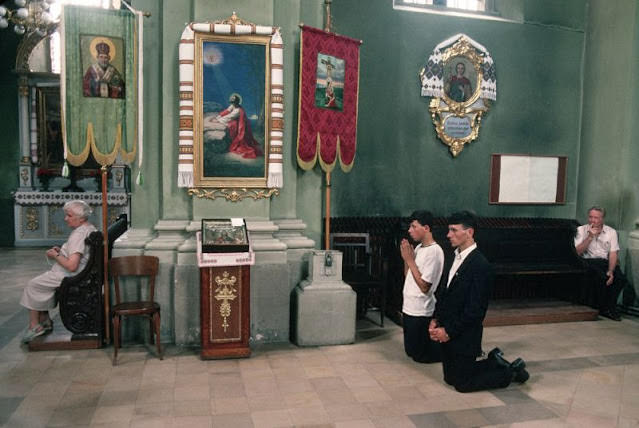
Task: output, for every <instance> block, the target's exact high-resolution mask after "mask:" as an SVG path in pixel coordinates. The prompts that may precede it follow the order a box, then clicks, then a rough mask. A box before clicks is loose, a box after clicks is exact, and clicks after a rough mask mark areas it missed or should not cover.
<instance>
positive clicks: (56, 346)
mask: <svg viewBox="0 0 639 428" xmlns="http://www.w3.org/2000/svg"><path fill="white" fill-rule="evenodd" d="M101 347H102V343H101V340H100V338H99V337H98V336H97V335H95V336H94V337H91V336H89V337H87V336H83V337H81V338H78V337H74V335H73V334H72V333H71V332H69V331H67V330H64V331H62V332H56V331H53V332H52V333H50V334H45V335H44V336H40V337H36V338H35V339H33V340H32V341H31V342H29V351H71V350H76V349H98V348H101Z"/></svg>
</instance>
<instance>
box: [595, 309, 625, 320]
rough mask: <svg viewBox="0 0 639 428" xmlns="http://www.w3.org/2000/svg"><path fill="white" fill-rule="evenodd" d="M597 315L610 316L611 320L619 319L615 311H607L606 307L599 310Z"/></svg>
mask: <svg viewBox="0 0 639 428" xmlns="http://www.w3.org/2000/svg"><path fill="white" fill-rule="evenodd" d="M599 315H601V316H602V317H606V318H610V319H611V320H613V321H621V316H620V315H619V314H618V313H617V312H614V311H609V310H607V309H605V310H602V311H600V312H599Z"/></svg>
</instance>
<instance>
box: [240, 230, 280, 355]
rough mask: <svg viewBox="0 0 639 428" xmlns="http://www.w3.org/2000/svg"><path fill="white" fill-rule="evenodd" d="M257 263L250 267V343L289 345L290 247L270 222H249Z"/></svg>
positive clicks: (249, 231)
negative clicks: (287, 252)
mask: <svg viewBox="0 0 639 428" xmlns="http://www.w3.org/2000/svg"><path fill="white" fill-rule="evenodd" d="M246 228H247V230H248V233H249V235H250V239H251V246H252V248H253V251H254V252H255V264H254V265H253V266H251V342H252V344H255V343H267V342H288V341H289V337H290V309H291V305H290V302H291V298H290V288H289V272H288V264H287V256H286V250H287V246H286V244H285V243H284V242H282V241H280V240H279V239H278V238H276V237H275V236H274V234H275V233H277V232H278V231H279V227H278V226H277V225H276V224H275V223H274V222H272V221H270V220H261V219H260V220H254V219H247V220H246Z"/></svg>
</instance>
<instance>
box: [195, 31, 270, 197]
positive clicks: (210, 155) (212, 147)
mask: <svg viewBox="0 0 639 428" xmlns="http://www.w3.org/2000/svg"><path fill="white" fill-rule="evenodd" d="M270 45H271V36H270V35H245V36H242V37H238V36H235V35H222V34H215V33H196V34H195V43H194V48H195V58H194V82H193V83H194V91H193V109H194V111H193V143H194V149H193V174H194V177H193V178H194V187H195V188H231V189H233V188H266V187H267V177H268V166H269V165H268V163H269V156H268V154H269V151H270V135H271V129H270V128H271V111H270V109H271V103H270V99H271V98H270V93H271V76H270V71H271V70H270V51H271V49H270V47H271V46H270ZM193 190H195V189H193ZM190 193H191V192H190ZM192 193H197V191H195V192H192Z"/></svg>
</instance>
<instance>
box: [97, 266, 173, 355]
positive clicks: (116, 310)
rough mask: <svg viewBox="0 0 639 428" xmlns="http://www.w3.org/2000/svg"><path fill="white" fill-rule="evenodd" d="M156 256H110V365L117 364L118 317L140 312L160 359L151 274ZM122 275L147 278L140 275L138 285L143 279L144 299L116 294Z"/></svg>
mask: <svg viewBox="0 0 639 428" xmlns="http://www.w3.org/2000/svg"><path fill="white" fill-rule="evenodd" d="M159 263H160V262H159V259H158V258H157V257H154V256H126V257H114V258H112V259H111V260H110V261H109V273H110V274H111V277H112V278H113V283H114V290H115V305H114V306H113V307H112V308H111V318H112V320H113V365H116V364H117V358H118V348H119V347H120V339H121V329H120V324H121V318H122V317H123V316H135V315H141V316H145V317H148V318H149V326H150V339H151V343H153V333H154V332H155V343H156V345H157V350H158V356H159V358H160V359H162V358H163V357H162V344H161V342H160V305H159V304H157V303H155V302H154V301H153V297H154V295H155V277H156V276H157V273H158V266H159ZM123 276H137V277H147V278H148V281H144V280H143V279H142V278H140V286H142V285H143V284H144V283H145V282H146V283H147V285H148V288H149V291H148V295H147V300H140V301H129V302H122V301H121V295H120V278H121V277H123Z"/></svg>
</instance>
